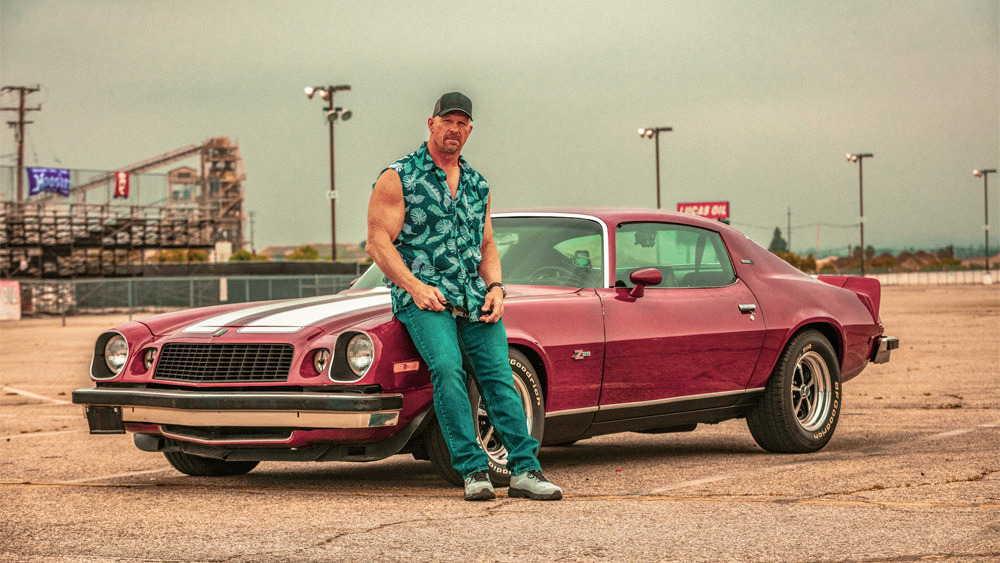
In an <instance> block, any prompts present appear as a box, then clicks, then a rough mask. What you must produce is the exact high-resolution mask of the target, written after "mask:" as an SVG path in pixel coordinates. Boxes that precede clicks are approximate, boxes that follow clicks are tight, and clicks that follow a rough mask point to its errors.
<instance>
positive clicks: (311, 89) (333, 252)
mask: <svg viewBox="0 0 1000 563" xmlns="http://www.w3.org/2000/svg"><path fill="white" fill-rule="evenodd" d="M350 89H351V86H350V85H349V84H341V85H340V86H306V89H305V90H306V97H307V98H309V99H310V100H311V99H312V98H313V96H314V95H316V94H319V97H320V99H323V100H326V101H327V102H329V103H328V104H327V106H326V107H325V108H323V110H324V111H325V112H326V120H327V122H329V123H330V191H329V192H328V193H327V197H329V198H330V235H331V239H332V244H331V245H330V260H332V261H336V260H337V180H336V175H335V173H334V164H333V163H334V159H333V123H334V122H335V121H337V119H343V120H344V121H347V120H348V119H350V118H351V110H349V109H344V108H338V107H336V106H334V105H333V93H334V92H340V91H344V90H350Z"/></svg>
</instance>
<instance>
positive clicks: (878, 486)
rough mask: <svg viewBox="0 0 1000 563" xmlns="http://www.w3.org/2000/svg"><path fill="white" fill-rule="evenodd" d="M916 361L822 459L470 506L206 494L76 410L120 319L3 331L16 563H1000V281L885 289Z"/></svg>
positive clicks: (344, 490) (722, 463) (879, 385)
mask: <svg viewBox="0 0 1000 563" xmlns="http://www.w3.org/2000/svg"><path fill="white" fill-rule="evenodd" d="M882 319H883V322H884V324H885V326H886V327H887V332H889V333H890V334H894V335H896V336H898V337H900V340H901V347H900V349H899V350H897V351H895V352H894V355H893V358H892V361H891V362H890V363H889V364H885V365H878V366H875V365H873V366H870V367H869V368H868V369H866V370H865V372H864V373H862V374H861V375H860V376H859V377H857V378H856V379H854V380H852V381H850V382H848V383H847V384H846V385H845V388H844V391H845V393H844V410H843V413H842V416H841V419H840V423H839V425H838V428H837V430H836V434H835V435H834V437H833V440H832V441H831V442H830V444H829V445H828V446H827V447H826V448H824V449H823V450H822V451H820V452H817V453H815V454H808V455H775V454H768V453H765V452H764V451H763V450H761V449H760V448H759V447H757V446H756V445H755V444H754V442H753V439H752V438H751V436H750V433H749V431H748V430H747V428H746V425H745V423H744V422H743V421H740V420H736V421H728V422H724V423H722V424H718V425H702V426H699V428H698V429H697V430H695V431H694V432H690V433H685V434H663V435H647V434H634V433H630V434H620V435H613V436H603V437H599V438H593V439H590V440H585V441H581V442H578V443H577V444H575V445H572V446H568V447H553V448H545V449H543V450H542V452H541V455H540V458H541V461H542V464H543V465H544V467H545V468H546V474H547V475H548V476H549V478H550V479H551V480H553V481H555V482H557V483H558V484H560V485H562V486H563V487H564V489H565V490H566V498H565V499H564V500H562V501H559V502H532V501H528V500H521V499H507V498H506V497H505V496H504V491H503V490H500V491H499V493H500V498H499V499H498V500H496V501H493V502H480V503H468V502H464V501H463V500H462V499H461V491H460V490H459V489H455V488H452V487H449V486H447V485H446V484H445V483H444V481H442V480H441V479H440V478H439V477H438V476H437V475H436V474H435V472H434V470H433V469H432V468H431V466H430V463H429V462H426V461H416V460H414V459H413V458H412V457H410V456H402V455H401V456H395V457H393V458H390V459H387V460H383V461H381V462H376V463H367V464H363V463H326V464H317V463H311V464H295V463H276V462H272V463H263V464H261V465H260V466H259V467H258V468H257V469H255V470H254V471H253V472H251V473H249V474H248V475H244V476H239V477H227V478H214V479H209V478H194V477H188V476H184V475H182V474H180V473H178V472H176V471H175V470H173V469H172V468H171V467H170V466H169V465H168V464H167V462H166V460H165V459H164V458H163V457H162V456H161V455H159V454H151V453H145V452H141V451H139V450H137V449H136V448H135V447H134V446H133V445H132V442H131V439H130V438H129V437H126V436H121V435H116V436H90V435H89V434H88V433H87V425H86V422H85V420H84V417H83V413H82V409H80V407H78V406H75V405H72V404H70V403H69V399H70V393H71V392H72V390H73V389H76V388H78V387H85V386H89V385H90V383H89V379H88V377H87V375H86V374H87V365H88V363H89V361H90V353H91V347H92V342H93V340H94V338H95V337H96V336H97V334H98V333H99V332H101V331H102V330H103V329H105V328H108V327H110V326H112V325H115V324H117V323H119V322H122V321H123V320H125V318H124V317H122V316H105V317H94V316H82V317H69V318H67V319H66V326H62V323H61V319H59V318H31V319H25V320H22V321H20V322H4V323H2V324H0V386H2V389H0V561H31V562H34V561H55V562H63V561H65V562H69V561H74V562H75V561H93V562H101V561H237V562H244V561H246V562H256V561H275V562H277V561H518V562H523V561H922V560H946V561H997V560H1000V285H994V286H950V287H949V286H934V287H885V288H883V300H882Z"/></svg>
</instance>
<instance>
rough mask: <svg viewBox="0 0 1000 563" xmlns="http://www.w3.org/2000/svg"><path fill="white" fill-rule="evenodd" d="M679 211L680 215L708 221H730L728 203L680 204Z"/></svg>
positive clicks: (678, 205) (702, 202)
mask: <svg viewBox="0 0 1000 563" xmlns="http://www.w3.org/2000/svg"><path fill="white" fill-rule="evenodd" d="M677 211H678V212H680V213H690V214H692V215H698V216H700V217H706V218H708V219H718V220H720V221H721V220H728V219H729V202H728V201H701V202H692V203H678V204H677Z"/></svg>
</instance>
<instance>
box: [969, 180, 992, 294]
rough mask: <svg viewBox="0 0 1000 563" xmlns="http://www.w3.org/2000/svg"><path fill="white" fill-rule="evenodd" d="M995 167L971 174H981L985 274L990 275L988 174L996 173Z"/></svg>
mask: <svg viewBox="0 0 1000 563" xmlns="http://www.w3.org/2000/svg"><path fill="white" fill-rule="evenodd" d="M996 173H997V170H996V168H991V169H989V170H973V171H972V175H973V176H975V177H976V178H979V177H980V176H982V178H983V209H985V211H984V214H985V215H986V222H985V230H986V235H985V238H986V247H985V249H986V275H987V276H989V275H990V204H989V186H988V184H989V175H990V174H996Z"/></svg>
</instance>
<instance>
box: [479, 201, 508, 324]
mask: <svg viewBox="0 0 1000 563" xmlns="http://www.w3.org/2000/svg"><path fill="white" fill-rule="evenodd" d="M480 254H481V256H482V261H481V262H480V263H479V277H481V278H483V281H484V282H486V285H487V286H489V285H490V284H491V283H502V282H503V276H502V273H501V271H500V252H499V251H497V245H496V241H494V240H493V221H492V219H490V200H489V199H487V200H486V224H485V226H484V227H483V246H482V248H480ZM490 309H492V310H493V312H492V313H490V314H489V315H488V316H485V317H483V320H484V321H486V322H488V323H495V322H497V321H498V320H500V317H501V316H503V290H501V289H500V288H499V287H495V288H493V290H491V291H488V292H487V293H486V301H485V302H484V303H483V311H484V312H485V311H489V310H490Z"/></svg>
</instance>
